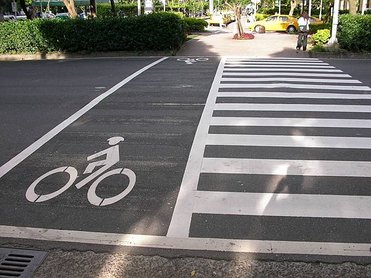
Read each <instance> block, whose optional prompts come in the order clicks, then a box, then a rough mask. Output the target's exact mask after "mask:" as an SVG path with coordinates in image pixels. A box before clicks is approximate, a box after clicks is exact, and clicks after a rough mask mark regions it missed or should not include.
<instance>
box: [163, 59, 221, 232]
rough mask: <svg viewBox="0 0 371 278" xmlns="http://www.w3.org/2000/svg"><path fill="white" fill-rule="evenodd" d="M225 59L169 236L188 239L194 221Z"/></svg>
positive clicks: (196, 139) (204, 114)
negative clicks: (200, 175)
mask: <svg viewBox="0 0 371 278" xmlns="http://www.w3.org/2000/svg"><path fill="white" fill-rule="evenodd" d="M224 63H225V58H222V59H221V61H220V63H219V66H218V69H217V71H216V74H215V77H214V81H213V83H212V85H211V88H210V92H209V96H208V98H207V100H206V104H205V107H204V111H203V112H202V115H201V119H200V123H199V124H198V127H197V130H196V134H195V137H194V139H193V144H192V147H191V151H190V154H189V157H188V161H187V165H186V168H185V170H184V175H183V180H182V183H181V185H180V189H179V193H178V198H177V201H176V203H175V207H174V212H173V216H172V218H171V221H170V225H169V229H168V232H167V236H169V237H188V234H189V229H190V226H191V219H192V207H193V201H194V200H193V198H192V192H193V191H194V190H197V185H198V180H199V175H198V173H200V169H201V165H202V156H203V153H204V150H205V143H206V140H207V133H208V129H209V124H210V120H211V118H212V114H213V111H214V104H215V101H216V98H217V94H218V88H219V84H220V78H221V76H222V73H223V68H224Z"/></svg>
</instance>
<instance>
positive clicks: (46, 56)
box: [0, 51, 175, 62]
mask: <svg viewBox="0 0 371 278" xmlns="http://www.w3.org/2000/svg"><path fill="white" fill-rule="evenodd" d="M174 55H175V51H173V52H171V51H143V52H135V51H118V52H93V53H61V52H56V53H36V54H4V55H0V61H4V62H5V61H32V60H64V59H86V58H119V57H150V56H155V57H157V56H174Z"/></svg>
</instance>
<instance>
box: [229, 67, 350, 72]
mask: <svg viewBox="0 0 371 278" xmlns="http://www.w3.org/2000/svg"><path fill="white" fill-rule="evenodd" d="M230 71H237V72H246V71H252V72H257V71H264V72H276V71H279V72H343V71H342V70H339V69H312V68H307V69H306V68H299V69H292V68H286V67H285V68H255V67H254V68H233V67H230V68H225V69H224V72H230Z"/></svg>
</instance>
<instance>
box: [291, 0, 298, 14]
mask: <svg viewBox="0 0 371 278" xmlns="http://www.w3.org/2000/svg"><path fill="white" fill-rule="evenodd" d="M297 6H298V0H291V1H290V12H289V15H291V16H292V15H293V14H294V11H295V8H296V7H297Z"/></svg>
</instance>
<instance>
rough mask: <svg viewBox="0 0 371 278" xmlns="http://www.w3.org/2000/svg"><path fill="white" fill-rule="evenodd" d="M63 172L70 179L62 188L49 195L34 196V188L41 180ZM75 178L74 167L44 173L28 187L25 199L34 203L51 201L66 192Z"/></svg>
mask: <svg viewBox="0 0 371 278" xmlns="http://www.w3.org/2000/svg"><path fill="white" fill-rule="evenodd" d="M63 172H65V173H68V174H69V175H70V179H69V180H68V182H67V183H66V184H65V185H64V186H62V187H61V188H60V189H58V190H57V191H54V192H52V193H49V194H45V195H39V194H36V192H35V189H36V186H37V185H38V184H39V183H40V182H41V181H42V180H43V179H45V178H46V177H48V176H51V175H54V174H56V173H63ZM77 176H78V173H77V170H76V169H75V168H74V167H70V166H64V167H59V168H56V169H54V170H51V171H49V172H46V173H45V174H44V175H42V176H40V177H39V178H38V179H36V180H35V181H34V182H33V183H32V184H31V185H30V186H29V187H28V189H27V191H26V199H27V200H28V201H30V202H35V203H40V202H45V201H47V200H50V199H53V198H55V197H57V196H58V195H60V194H62V193H63V192H64V191H66V190H67V189H68V188H69V187H70V186H71V185H72V184H73V183H74V181H75V180H76V179H77Z"/></svg>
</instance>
